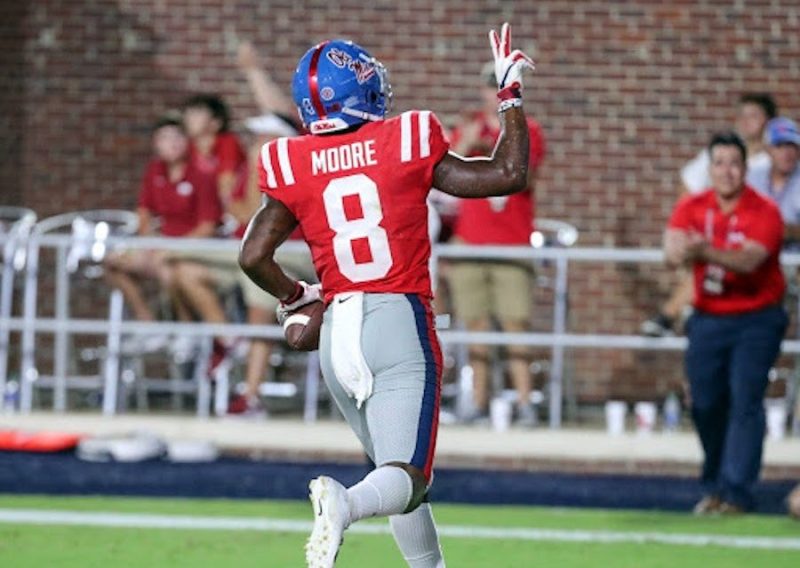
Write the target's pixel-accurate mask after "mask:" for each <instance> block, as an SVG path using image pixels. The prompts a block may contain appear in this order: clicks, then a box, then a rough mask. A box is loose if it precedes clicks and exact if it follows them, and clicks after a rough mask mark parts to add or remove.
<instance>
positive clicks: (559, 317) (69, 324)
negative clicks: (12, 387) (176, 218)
mask: <svg viewBox="0 0 800 568" xmlns="http://www.w3.org/2000/svg"><path fill="white" fill-rule="evenodd" d="M0 239H3V237H2V236H0ZM106 244H107V246H108V247H109V249H113V250H117V249H163V250H173V251H192V250H203V251H209V250H214V251H229V252H230V253H231V255H232V256H233V255H235V254H236V251H237V250H238V243H237V242H235V241H232V240H225V239H184V238H180V239H170V238H163V237H126V238H118V237H113V236H110V237H108V238H107V239H106ZM28 245H29V249H28V250H29V255H30V258H38V253H39V249H40V248H53V249H55V250H56V253H57V254H56V259H57V260H56V274H55V280H56V289H55V294H56V314H55V317H53V318H43V317H38V316H37V314H36V310H35V302H34V303H33V304H32V305H33V310H31V308H30V307H29V305H28V303H27V302H26V303H25V306H24V313H23V317H22V318H14V317H9V318H7V319H6V320H5V321H4V322H3V323H4V328H5V329H9V330H14V331H21V332H22V333H23V336H24V338H28V344H30V345H33V344H34V343H35V342H34V341H33V340H34V338H35V335H36V334H39V333H52V334H56V336H57V337H59V336H61V337H62V338H63V337H65V336H66V335H67V334H70V333H81V334H96V335H105V336H106V344H107V346H108V352H107V360H106V366H105V371H104V381H105V387H104V388H105V389H106V393H107V395H108V394H112V391H113V390H114V389H116V384H117V382H118V380H119V378H118V376H117V375H118V368H119V356H120V354H119V338H120V335H121V334H151V333H164V334H188V335H194V336H203V337H211V336H215V335H231V336H242V337H257V338H266V339H281V338H283V331H282V329H281V328H280V327H279V326H277V325H266V326H253V325H244V324H205V323H192V324H185V323H172V322H134V321H123V320H122V298H121V295H120V294H119V292H116V293H112V295H111V301H110V307H109V318H108V319H76V318H72V317H70V314H69V303H68V301H67V300H66V298H67V296H68V278H67V273H66V271H67V263H66V258H67V254H68V249H69V247H71V246H72V245H73V240H72V238H71V237H70V236H69V235H55V234H53V235H47V234H44V235H39V236H37V237H35V238H31V239H30V241H29V243H28ZM282 250H285V251H287V252H302V251H307V247H306V245H305V244H304V243H293V242H288V243H286V244H284V245H283V248H282ZM433 255H434V257H435V258H436V259H437V260H438V259H442V258H451V259H485V258H492V259H498V260H503V259H505V260H519V261H530V262H534V261H541V260H545V259H546V260H549V261H551V262H552V264H553V266H554V267H555V277H554V310H553V321H552V332H549V333H547V332H529V333H504V332H470V331H458V330H441V331H440V332H439V336H440V339H441V341H442V342H443V343H444V344H476V343H477V344H487V345H526V346H533V347H549V348H550V349H551V367H550V384H549V387H550V396H549V420H550V426H551V427H554V428H557V427H559V426H560V425H561V410H562V401H563V390H562V389H563V383H564V358H565V353H564V350H565V349H566V348H593V349H598V348H599V349H623V348H624V349H634V350H669V351H676V350H682V349H684V348H685V346H686V340H685V338H678V337H671V338H650V337H643V336H640V335H621V334H573V333H568V331H567V292H568V284H569V280H568V273H569V267H570V265H571V264H573V263H584V262H593V263H598V262H600V263H645V264H657V263H662V262H663V255H662V253H661V251H660V250H659V249H610V248H596V247H585V248H547V247H543V248H534V247H521V246H516V247H515V246H511V247H509V246H468V245H437V246H435V247H434V248H433ZM781 261H782V263H783V264H784V265H786V266H798V265H800V253H786V254H783V255H782V257H781ZM37 268H38V267H37V266H35V265H33V264H32V263H28V266H27V270H28V273H29V275H30V273H31V271H32V272H33V274H34V276H35V275H36V270H37ZM36 282H37V280H36V278H35V277H31V278H28V279H26V289H25V297H26V298H28V297H30V295H34V296H35V294H36ZM59 298H60V299H59ZM57 343H58V342H57ZM783 353H792V354H797V353H800V341H799V340H794V339H787V340H785V341H784V343H783ZM31 354H32V351H31V350H29V351H26V352H25V353H23V359H24V363H23V369H22V374H21V380H22V401H21V402H22V404H21V408H22V410H23V411H24V412H26V411H30V409H31V393H32V389H33V388H34V384H35V382H36V381H37V380H38V378H39V377H38V372H37V370H36V366H35V364H34V363H33V360H32V359H31ZM66 356H67V354H66V351H65V349H58V348H57V349H56V352H55V364H54V368H55V369H56V373H55V376H54V377H53V378H54V383H55V384H54V388H55V391H56V395H55V397H54V401H56V403H57V404H56V406H55V409H56V410H64V409H65V407H64V401H65V393H66V387H67V384H66V380H65V375H66V371H65V370H66V360H65V358H66ZM26 357H27V359H26ZM59 372H62V373H63V374H64V376H62V377H59V375H58V373H59ZM3 378H4V377H3ZM106 398H107V399H108V400H113V399H112V398H111V397H110V396H107V397H106ZM109 404H111V403H109ZM104 412H106V413H107V414H111V413H113V412H114V409H113V408H104Z"/></svg>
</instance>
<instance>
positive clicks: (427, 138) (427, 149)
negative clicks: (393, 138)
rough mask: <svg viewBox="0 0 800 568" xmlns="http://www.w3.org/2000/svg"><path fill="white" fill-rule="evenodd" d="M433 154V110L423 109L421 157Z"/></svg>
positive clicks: (420, 130) (421, 114)
mask: <svg viewBox="0 0 800 568" xmlns="http://www.w3.org/2000/svg"><path fill="white" fill-rule="evenodd" d="M430 155H431V111H429V110H423V111H422V112H421V113H419V157H420V158H427V157H428V156H430Z"/></svg>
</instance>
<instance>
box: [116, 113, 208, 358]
mask: <svg viewBox="0 0 800 568" xmlns="http://www.w3.org/2000/svg"><path fill="white" fill-rule="evenodd" d="M152 143H153V151H154V153H155V157H154V158H153V159H152V160H151V161H150V163H149V164H148V165H147V169H146V171H145V175H144V179H143V181H142V185H141V190H140V192H139V204H138V207H137V209H136V212H137V214H138V216H139V229H138V232H139V235H142V236H146V235H153V234H161V235H163V236H166V237H209V236H211V235H213V234H214V230H215V228H216V226H217V224H218V223H219V220H220V215H221V209H220V204H219V200H218V198H217V195H216V188H215V185H214V179H213V178H212V177H211V176H209V175H207V174H204V173H203V172H201V171H200V170H199V169H198V168H197V167H195V165H194V164H193V163H192V162H191V161H190V159H189V140H188V138H187V137H186V134H185V132H184V130H183V125H182V123H181V117H180V115H165V116H164V117H162V118H160V119H159V120H158V121H157V122H156V124H155V125H154V127H153V137H152ZM156 224H158V231H156V230H155V225H156ZM105 277H106V280H107V281H108V283H109V284H110V285H112V286H114V287H117V288H119V289H120V290H122V293H123V294H124V296H125V299H126V300H127V302H128V304H129V305H130V307H131V309H132V311H133V315H134V317H135V318H136V319H138V320H142V321H154V320H155V319H156V317H155V314H154V313H153V310H152V309H151V308H150V306H149V305H148V303H147V301H146V300H145V298H144V295H143V293H142V290H141V288H140V286H139V283H138V282H137V281H138V280H139V279H141V278H154V279H158V281H159V282H160V284H161V286H162V287H163V288H164V289H165V290H167V291H168V292H169V295H170V297H171V299H172V300H173V303H174V305H175V308H176V315H177V317H178V318H179V319H180V320H182V321H188V320H189V319H190V314H189V312H188V310H187V309H186V307H185V305H184V302H183V300H182V299H181V298H180V296H179V295H178V294H177V289H176V287H175V286H174V274H173V269H172V265H171V264H170V263H169V262H168V260H167V255H166V253H165V252H164V251H144V250H133V251H126V252H120V253H114V254H112V255H110V256H109V257H108V258H107V259H106V262H105ZM150 340H151V341H149V342H148V343H152V338H150Z"/></svg>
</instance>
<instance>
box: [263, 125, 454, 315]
mask: <svg viewBox="0 0 800 568" xmlns="http://www.w3.org/2000/svg"><path fill="white" fill-rule="evenodd" d="M449 146H450V145H449V143H448V141H447V138H446V137H445V135H444V132H443V130H442V125H441V124H440V123H439V120H438V119H437V118H436V116H435V115H434V114H433V113H431V112H430V111H410V112H405V113H403V114H401V115H400V116H397V117H394V118H390V119H387V120H382V121H378V122H369V123H366V124H364V125H363V126H361V127H360V128H359V129H357V130H355V131H353V132H346V133H343V134H333V135H306V136H301V137H297V138H279V139H277V140H273V141H271V142H268V143H267V144H265V145H264V147H263V148H262V150H261V161H260V163H259V185H260V187H261V189H262V191H264V192H265V193H267V195H268V196H269V197H270V198H272V199H277V200H279V201H281V202H282V203H283V204H284V205H286V207H287V208H288V209H289V210H290V211H291V212H292V213H293V214H294V216H295V218H297V220H298V222H299V223H300V228H301V229H302V230H303V234H304V235H305V238H306V241H307V242H308V245H309V247H310V248H311V254H312V258H313V261H314V267H315V268H316V270H317V274H318V275H319V278H320V281H321V283H322V289H323V291H324V294H325V299H326V301H330V300H331V299H332V298H333V296H334V295H335V294H338V293H340V292H348V291H362V292H374V293H381V292H384V293H412V294H421V295H423V296H425V297H431V295H432V294H431V283H430V275H429V274H428V258H429V257H430V253H431V245H430V241H429V238H428V208H427V205H426V203H425V199H426V197H427V195H428V192H429V191H430V188H431V184H432V181H433V170H434V167H435V166H436V164H437V163H438V162H439V160H441V159H442V157H443V156H444V155H445V154H446V153H447V150H448V148H449Z"/></svg>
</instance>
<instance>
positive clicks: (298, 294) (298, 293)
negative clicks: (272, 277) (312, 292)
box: [281, 282, 305, 306]
mask: <svg viewBox="0 0 800 568" xmlns="http://www.w3.org/2000/svg"><path fill="white" fill-rule="evenodd" d="M294 286H295V288H294V292H293V293H292V295H291V296H289V297H288V298H286V299H285V300H284V301H283V302H281V303H282V304H283V305H285V306H286V305H289V304H293V303H295V302H296V301H297V300H299V299H300V298H302V297H303V293H304V292H305V289H304V288H303V286H302V285H301V284H300V282H295V283H294Z"/></svg>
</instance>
